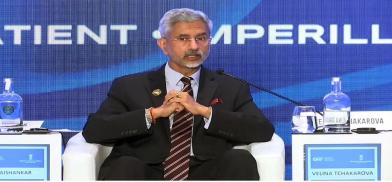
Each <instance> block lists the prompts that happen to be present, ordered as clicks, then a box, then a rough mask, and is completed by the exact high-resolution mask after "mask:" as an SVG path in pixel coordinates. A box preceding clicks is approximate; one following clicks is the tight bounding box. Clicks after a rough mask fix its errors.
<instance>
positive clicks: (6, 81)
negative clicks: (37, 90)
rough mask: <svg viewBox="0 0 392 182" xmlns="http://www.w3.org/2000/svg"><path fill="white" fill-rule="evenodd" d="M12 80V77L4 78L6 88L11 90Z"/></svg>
mask: <svg viewBox="0 0 392 182" xmlns="http://www.w3.org/2000/svg"><path fill="white" fill-rule="evenodd" d="M11 82H12V79H11V78H4V85H5V86H4V89H5V90H7V91H9V90H10V89H11Z"/></svg>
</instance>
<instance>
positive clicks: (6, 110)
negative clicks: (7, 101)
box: [3, 106, 15, 115]
mask: <svg viewBox="0 0 392 182" xmlns="http://www.w3.org/2000/svg"><path fill="white" fill-rule="evenodd" d="M14 111H15V108H14V106H4V107H3V113H4V114H7V115H11V114H12V113H14Z"/></svg>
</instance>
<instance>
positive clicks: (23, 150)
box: [0, 144, 50, 181]
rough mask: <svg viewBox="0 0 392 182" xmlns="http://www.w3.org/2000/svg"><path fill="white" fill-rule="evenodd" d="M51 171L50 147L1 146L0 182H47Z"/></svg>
mask: <svg viewBox="0 0 392 182" xmlns="http://www.w3.org/2000/svg"><path fill="white" fill-rule="evenodd" d="M49 169H50V167H49V145H46V144H0V181H2V180H6V181H15V180H17V181H18V180H23V181H27V180H29V181H30V180H32V181H37V180H38V181H46V180H49V179H50V176H49Z"/></svg>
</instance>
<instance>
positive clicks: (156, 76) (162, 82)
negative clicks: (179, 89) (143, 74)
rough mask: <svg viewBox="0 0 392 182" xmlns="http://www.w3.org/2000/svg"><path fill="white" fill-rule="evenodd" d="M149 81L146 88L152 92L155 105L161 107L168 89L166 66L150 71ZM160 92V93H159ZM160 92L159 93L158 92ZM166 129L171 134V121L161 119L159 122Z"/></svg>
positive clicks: (151, 95) (151, 96)
mask: <svg viewBox="0 0 392 182" xmlns="http://www.w3.org/2000/svg"><path fill="white" fill-rule="evenodd" d="M148 79H149V81H148V83H147V86H146V89H147V91H148V93H149V94H150V98H151V100H152V104H153V105H152V106H153V107H159V106H161V105H162V103H163V101H164V100H165V95H166V93H167V91H166V79H165V66H162V67H161V68H160V69H159V70H157V71H153V72H150V73H149V75H148ZM159 92H160V93H159ZM158 93H159V94H158ZM157 124H158V125H161V126H162V127H163V129H164V130H165V133H166V134H167V136H170V135H169V133H170V122H169V119H168V118H166V119H160V121H158V122H157Z"/></svg>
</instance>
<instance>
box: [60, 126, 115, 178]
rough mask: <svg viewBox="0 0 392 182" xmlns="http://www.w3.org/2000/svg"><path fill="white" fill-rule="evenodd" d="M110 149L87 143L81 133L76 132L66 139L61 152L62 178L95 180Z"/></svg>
mask: <svg viewBox="0 0 392 182" xmlns="http://www.w3.org/2000/svg"><path fill="white" fill-rule="evenodd" d="M105 148H106V149H105ZM110 150H111V147H105V146H102V145H99V144H92V143H87V142H86V140H85V139H84V138H83V135H82V133H78V134H76V135H75V136H73V137H72V138H71V139H70V140H69V141H68V143H67V146H66V148H65V151H64V154H63V180H96V177H97V175H98V172H99V168H100V166H101V164H102V162H103V160H104V159H105V158H106V156H107V154H108V151H110Z"/></svg>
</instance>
